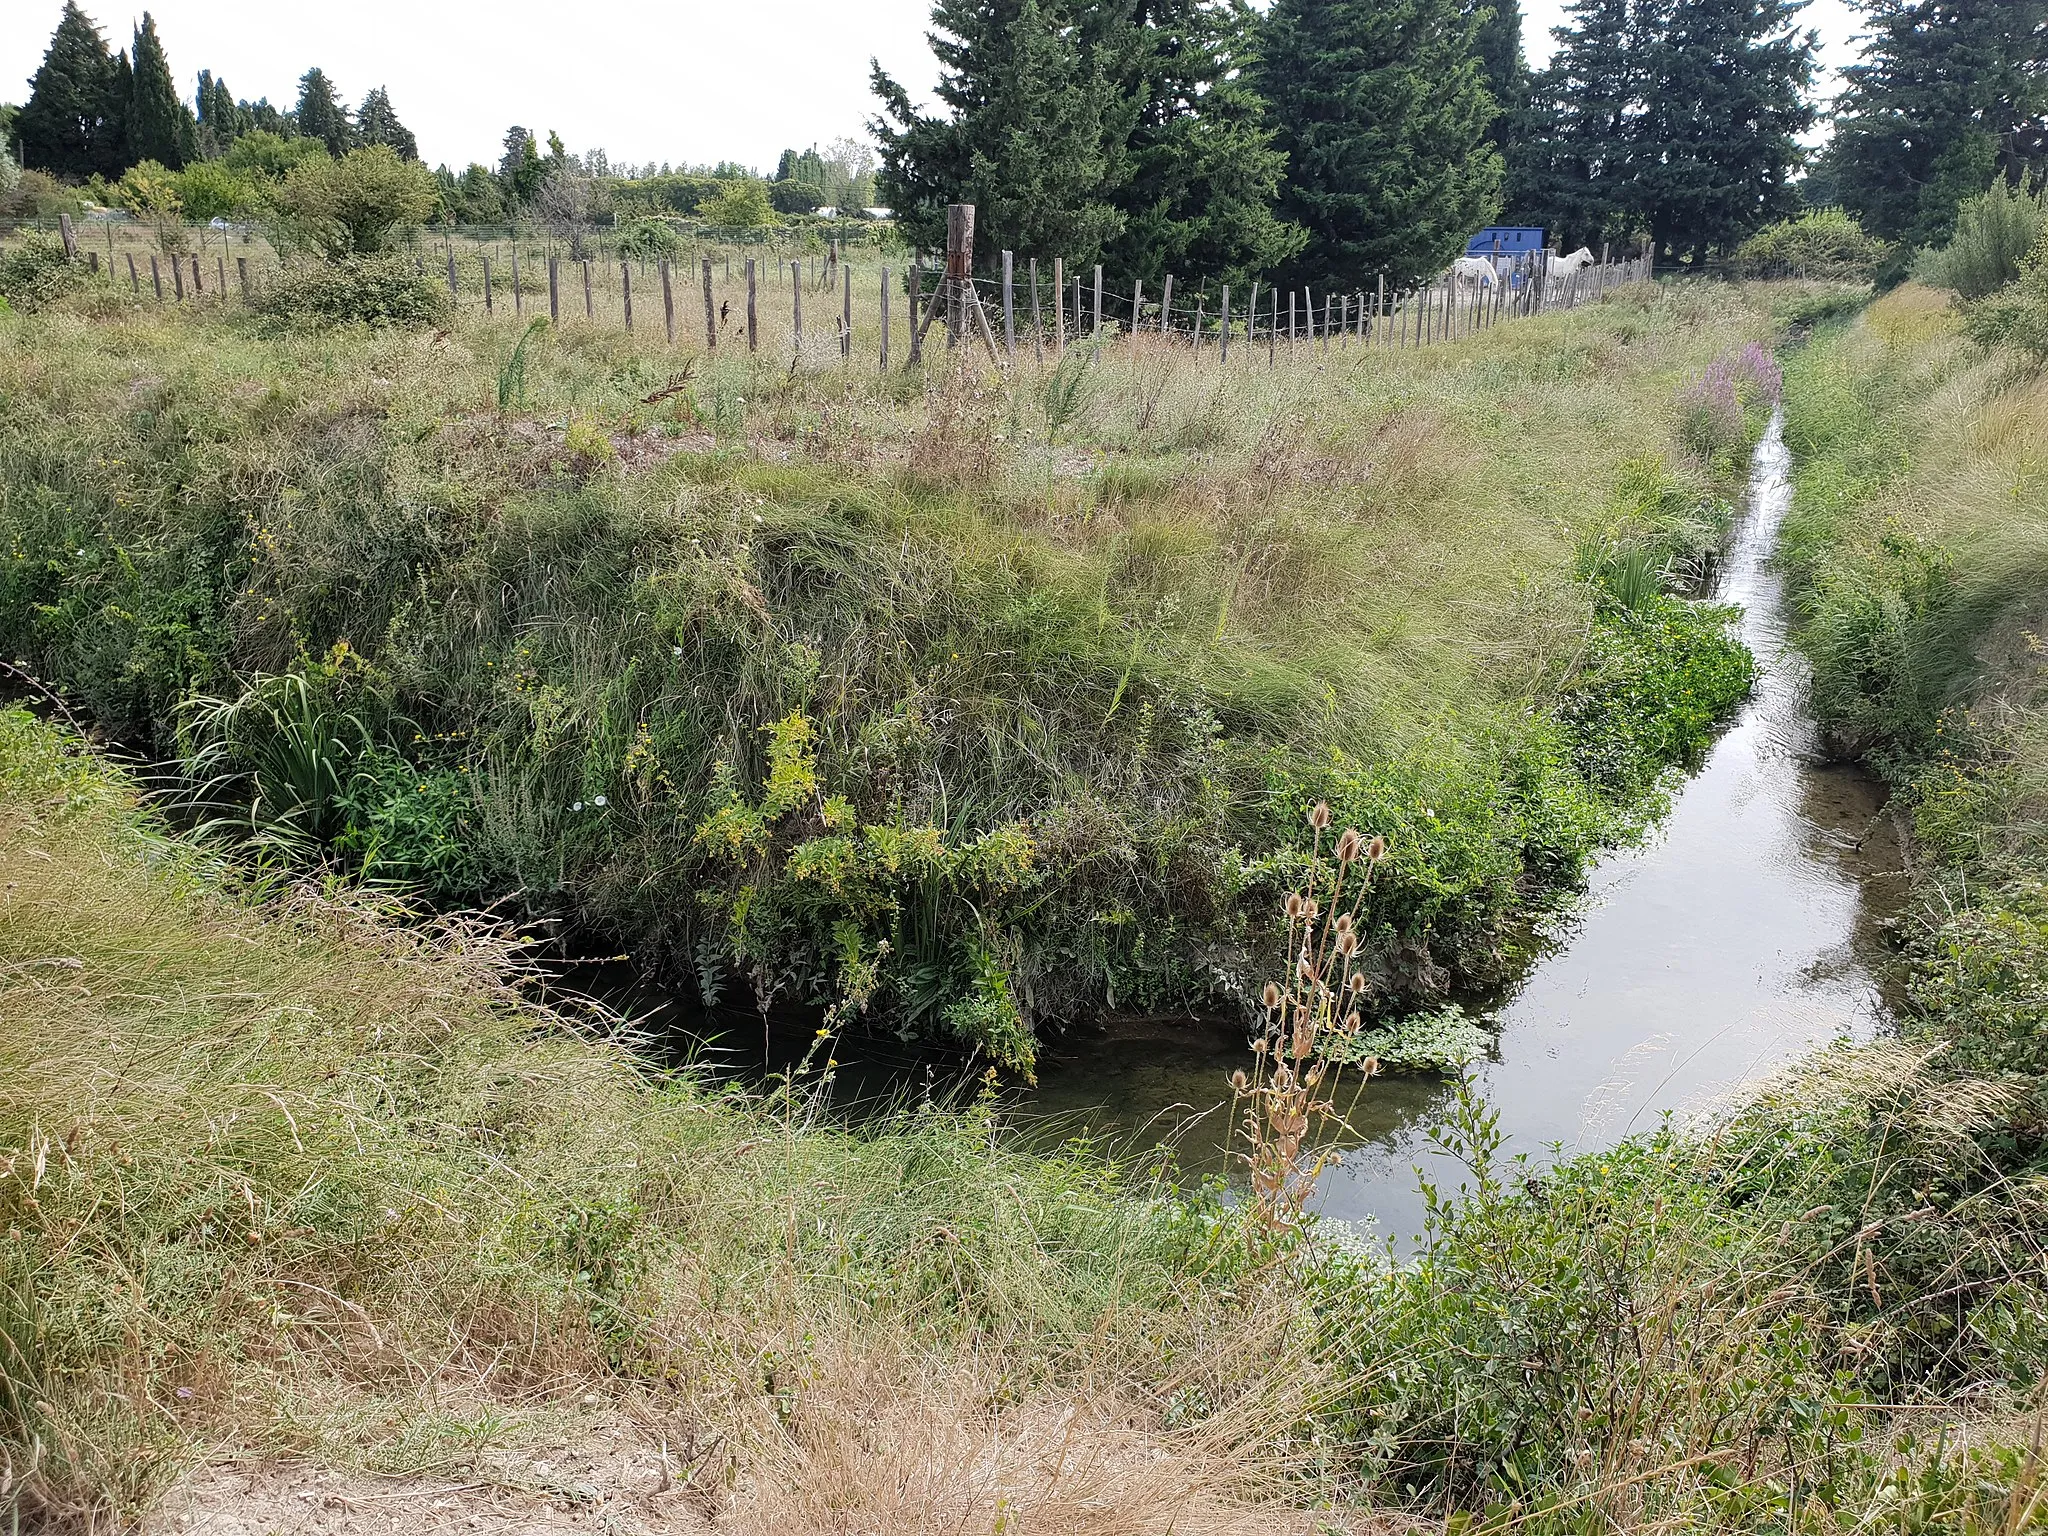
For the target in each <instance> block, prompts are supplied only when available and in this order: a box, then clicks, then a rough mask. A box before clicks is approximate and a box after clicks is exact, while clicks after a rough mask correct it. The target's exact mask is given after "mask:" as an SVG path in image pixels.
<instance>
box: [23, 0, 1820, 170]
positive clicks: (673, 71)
mask: <svg viewBox="0 0 2048 1536" xmlns="http://www.w3.org/2000/svg"><path fill="white" fill-rule="evenodd" d="M5 3H6V5H7V9H8V18H7V21H6V24H5V25H4V26H0V100H7V101H17V102H18V101H21V100H23V99H25V98H26V96H27V95H28V87H27V84H26V81H27V79H28V77H29V76H30V75H31V74H33V73H34V72H35V68H36V65H37V63H38V62H39V61H40V60H41V58H42V53H43V49H44V47H45V46H46V45H47V44H48V42H49V36H50V32H51V30H52V29H53V28H54V27H55V26H56V24H57V16H58V13H59V9H60V3H59V0H5ZM84 4H85V8H86V11H87V13H88V14H90V15H91V16H93V17H94V19H95V20H97V21H98V22H99V23H100V24H101V26H102V27H103V28H104V29H105V31H106V33H107V37H108V41H109V43H110V45H111V46H113V47H122V46H125V45H126V44H127V42H128V40H129V37H130V34H131V32H132V30H133V28H134V25H135V22H136V20H137V19H138V18H139V17H140V15H141V7H140V6H136V7H135V8H134V9H132V10H130V9H125V8H123V9H116V8H115V7H114V6H113V5H112V4H110V3H109V0H84ZM149 8H150V10H151V11H152V12H153V13H154V14H155V16H156V22H157V30H158V32H159V34H160V35H161V36H162V38H163V40H164V46H165V49H166V51H167V52H168V53H169V55H170V60H171V68H172V69H173V70H174V71H175V72H176V73H177V77H178V85H179V89H180V90H182V91H183V92H184V93H185V94H186V95H187V96H188V97H189V96H190V95H191V93H192V90H193V82H194V77H195V76H196V75H197V73H198V71H200V70H201V69H211V70H213V71H214V72H215V73H216V74H218V75H222V76H224V77H225V78H226V80H227V82H228V84H229V86H230V87H231V88H232V89H233V90H234V92H235V94H236V95H237V96H240V97H244V98H247V99H250V100H254V99H255V98H256V97H258V96H268V97H269V98H270V99H271V101H272V102H274V103H275V104H277V105H278V106H280V107H289V106H290V105H291V104H292V102H293V101H294V100H295V99H296V97H297V93H298V86H297V81H298V77H299V76H300V75H301V74H302V73H304V71H305V70H306V69H307V68H308V67H309V66H311V65H314V64H317V65H319V66H320V67H321V68H322V69H324V70H326V71H327V73H328V75H329V76H330V77H332V78H333V80H334V81H335V83H336V85H337V86H338V87H339V88H340V90H341V92H342V94H343V96H345V97H346V98H347V99H348V101H349V102H350V103H351V104H353V103H355V102H358V101H360V100H362V97H363V93H364V92H365V91H367V90H369V89H370V88H371V87H372V86H377V85H384V86H388V87H389V88H390V90H391V100H392V104H393V106H395V107H396V108H397V109H398V115H399V116H400V118H401V119H403V120H404V122H405V123H406V125H407V126H408V127H410V128H411V129H412V130H413V132H414V133H415V134H417V135H418V137H419V141H420V153H421V154H422V155H423V156H424V157H425V158H426V160H427V161H428V162H429V163H430V164H433V163H439V162H443V161H445V162H447V163H448V164H450V165H453V166H455V167H457V168H458V169H459V168H460V167H461V166H464V165H466V164H468V163H469V162H470V161H472V160H482V161H484V162H486V163H489V164H495V163H496V161H497V158H498V153H499V148H498V146H499V141H500V140H501V139H502V138H503V136H504V132H505V129H506V128H507V127H508V126H510V125H511V124H513V123H519V124H523V125H524V126H526V127H529V128H532V129H533V130H534V131H535V132H537V133H540V134H542V135H545V134H546V133H547V132H548V130H549V129H554V130H556V131H557V132H559V133H560V134H561V135H562V138H563V139H564V141H566V142H567V144H568V146H569V147H570V148H571V149H573V150H579V151H580V150H585V149H589V148H592V147H601V148H603V149H605V150H606V151H607V152H608V153H609V154H610V155H611V156H612V158H613V159H614V160H615V161H631V162H633V163H635V164H639V163H642V162H644V161H648V160H655V161H663V160H666V161H671V162H673V163H675V164H679V165H680V164H684V163H697V164H702V163H710V162H713V161H717V160H722V159H733V160H738V161H740V162H742V163H744V164H749V165H753V166H756V167H759V168H761V169H765V170H772V169H773V168H774V164H775V159H776V157H777V156H778V155H779V154H780V153H781V151H782V150H783V148H784V147H785V146H794V147H797V148H802V147H804V146H805V145H808V144H812V143H820V144H822V143H824V142H825V141H827V140H830V139H834V138H838V137H840V136H842V135H849V134H858V133H859V132H860V131H861V124H862V123H863V122H865V121H866V119H867V118H868V116H869V115H870V114H871V113H872V111H873V110H874V99H873V97H872V96H871V95H870V94H869V91H868V85H867V74H868V59H869V58H870V57H871V56H872V57H877V58H879V59H880V60H881V61H882V64H883V66H884V67H885V68H887V69H888V70H889V71H890V72H891V73H892V74H894V75H895V76H896V77H897V78H898V79H899V80H901V81H903V82H904V84H905V85H907V86H909V87H910V89H911V92H912V94H913V95H914V96H917V97H919V98H920V99H924V98H926V97H927V96H928V93H929V90H930V87H931V84H932V81H933V79H934V78H935V75H936V72H937V65H936V63H935V62H934V61H933V59H932V56H931V51H930V49H929V48H928V47H927V46H926V44H925V40H924V33H925V28H926V25H927V21H928V17H929V15H930V4H929V0H768V3H766V4H762V3H759V0H755V3H734V0H721V3H717V4H705V3H702V0H681V3H674V0H670V3H666V4H660V3H653V0H612V3H596V4H586V5H580V6H578V5H563V4H561V3H559V0H554V3H549V4H536V3H532V0H492V3H491V4H488V5H486V4H482V3H478V0H348V3H345V4H338V5H337V4H327V5H315V4H307V3H303V0H289V3H284V4H280V3H279V0H151V4H150V7H149ZM1563 9H1564V7H1563V3H1562V0H1531V3H1525V8H1524V11H1525V18H1526V19H1525V37H1526V40H1527V45H1528V51H1529V54H1530V57H1531V60H1532V62H1538V63H1540V62H1541V61H1542V60H1543V59H1545V58H1547V57H1548V56H1549V53H1550V35H1549V28H1550V27H1551V26H1553V25H1554V24H1556V22H1557V21H1558V20H1559V19H1560V17H1561V16H1562V14H1563ZM1807 20H1808V22H1809V23H1810V24H1811V25H1813V26H1815V27H1817V28H1819V30H1820V32H1821V35H1822V39H1823V47H1824V51H1825V58H1826V61H1827V63H1828V64H1829V65H1830V66H1831V67H1838V66H1839V65H1840V64H1841V63H1842V62H1844V61H1845V60H1846V59H1847V57H1848V52H1849V49H1848V37H1849V34H1850V32H1851V30H1852V23H1851V16H1850V12H1849V10H1848V8H1847V5H1846V3H1845V0H1813V4H1812V7H1811V9H1810V10H1809V11H1808V12H1807Z"/></svg>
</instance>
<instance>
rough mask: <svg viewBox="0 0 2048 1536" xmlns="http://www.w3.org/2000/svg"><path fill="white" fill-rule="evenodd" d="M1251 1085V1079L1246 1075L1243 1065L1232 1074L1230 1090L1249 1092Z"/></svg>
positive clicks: (1233, 1091)
mask: <svg viewBox="0 0 2048 1536" xmlns="http://www.w3.org/2000/svg"><path fill="white" fill-rule="evenodd" d="M1251 1086H1252V1085H1251V1081H1250V1079H1248V1078H1247V1077H1246V1076H1245V1075H1244V1068H1243V1067H1239V1068H1238V1069H1237V1070H1236V1071H1235V1072H1233V1073H1231V1074H1230V1091H1231V1092H1232V1093H1249V1092H1250V1091H1251Z"/></svg>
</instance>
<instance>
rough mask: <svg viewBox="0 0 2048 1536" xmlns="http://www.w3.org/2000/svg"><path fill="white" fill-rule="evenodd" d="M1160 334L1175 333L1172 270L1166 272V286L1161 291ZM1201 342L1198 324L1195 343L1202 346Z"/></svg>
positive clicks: (1168, 334)
mask: <svg viewBox="0 0 2048 1536" xmlns="http://www.w3.org/2000/svg"><path fill="white" fill-rule="evenodd" d="M1159 334H1160V335H1162V336H1170V335H1172V334H1173V274H1172V273H1171V272H1169V273H1167V274H1166V286H1165V287H1164V288H1162V289H1161V290H1160V291H1159ZM1201 342H1202V331H1201V327H1199V326H1197V327H1196V328H1195V344H1196V345H1197V346H1200V345H1201Z"/></svg>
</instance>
